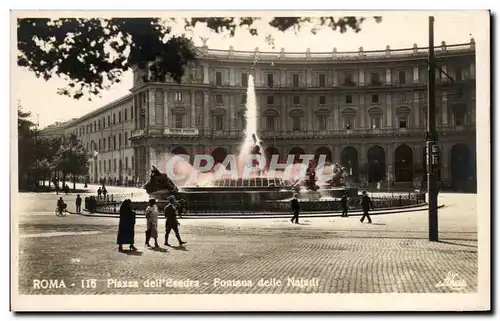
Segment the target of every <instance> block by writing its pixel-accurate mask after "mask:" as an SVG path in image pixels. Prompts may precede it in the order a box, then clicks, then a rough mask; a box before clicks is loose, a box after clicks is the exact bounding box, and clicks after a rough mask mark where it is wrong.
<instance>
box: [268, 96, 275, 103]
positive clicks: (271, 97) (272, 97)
mask: <svg viewBox="0 0 500 321" xmlns="http://www.w3.org/2000/svg"><path fill="white" fill-rule="evenodd" d="M267 104H268V105H274V96H267Z"/></svg>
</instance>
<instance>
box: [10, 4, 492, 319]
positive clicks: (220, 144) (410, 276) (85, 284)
mask: <svg viewBox="0 0 500 321" xmlns="http://www.w3.org/2000/svg"><path fill="white" fill-rule="evenodd" d="M489 28H490V12H488V11H414V12H412V11H370V10H366V11H359V12H350V11H304V12H301V11H236V12H231V11H222V12H215V11H214V12H211V11H197V12H189V11H185V12H183V11H175V12H169V11H147V12H143V11H137V12H133V11H130V12H128V11H116V12H113V11H106V12H104V11H102V12H101V11H66V12H58V11H12V12H11V33H12V39H11V49H10V50H11V57H10V59H11V62H10V63H11V118H12V119H11V124H13V125H12V129H11V141H12V145H11V161H10V166H11V167H10V171H11V177H10V179H11V186H12V187H11V191H10V192H11V213H10V217H11V257H10V260H11V267H12V275H11V282H12V283H11V295H12V297H11V305H12V310H14V311H72V310H81V309H86V310H93V309H95V310H99V311H106V310H109V311H120V310H121V311H126V310H130V309H134V310H139V311H148V310H155V311H196V310H204V311H242V310H245V311H415V310H422V311H426V310H427V311H436V310H439V311H463V310H465V311H474V310H481V311H487V310H489V309H490V308H491V306H490V304H491V303H490V295H491V294H490V286H491V280H490V272H491V271H490V265H489V264H490V247H491V238H490V29H489ZM16 123H17V127H15V124H16ZM16 128H17V129H16ZM282 295H286V296H282Z"/></svg>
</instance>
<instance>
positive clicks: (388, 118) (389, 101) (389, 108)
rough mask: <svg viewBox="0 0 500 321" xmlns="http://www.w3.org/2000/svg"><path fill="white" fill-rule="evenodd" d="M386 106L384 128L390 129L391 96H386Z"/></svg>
mask: <svg viewBox="0 0 500 321" xmlns="http://www.w3.org/2000/svg"><path fill="white" fill-rule="evenodd" d="M386 105H387V108H386V113H387V125H386V127H387V128H392V127H393V124H392V97H391V94H387V95H386Z"/></svg>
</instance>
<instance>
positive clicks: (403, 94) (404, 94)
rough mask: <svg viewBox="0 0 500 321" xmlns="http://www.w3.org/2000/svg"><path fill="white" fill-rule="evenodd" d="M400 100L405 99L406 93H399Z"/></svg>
mask: <svg viewBox="0 0 500 321" xmlns="http://www.w3.org/2000/svg"><path fill="white" fill-rule="evenodd" d="M401 101H406V93H401Z"/></svg>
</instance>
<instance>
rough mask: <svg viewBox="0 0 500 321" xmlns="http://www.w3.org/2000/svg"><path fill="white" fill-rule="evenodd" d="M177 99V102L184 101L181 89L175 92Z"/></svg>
mask: <svg viewBox="0 0 500 321" xmlns="http://www.w3.org/2000/svg"><path fill="white" fill-rule="evenodd" d="M175 101H176V102H178V103H179V102H182V93H181V92H180V91H176V92H175Z"/></svg>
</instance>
